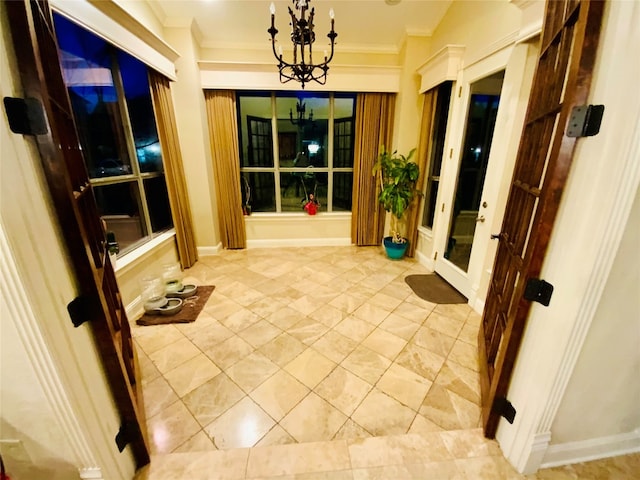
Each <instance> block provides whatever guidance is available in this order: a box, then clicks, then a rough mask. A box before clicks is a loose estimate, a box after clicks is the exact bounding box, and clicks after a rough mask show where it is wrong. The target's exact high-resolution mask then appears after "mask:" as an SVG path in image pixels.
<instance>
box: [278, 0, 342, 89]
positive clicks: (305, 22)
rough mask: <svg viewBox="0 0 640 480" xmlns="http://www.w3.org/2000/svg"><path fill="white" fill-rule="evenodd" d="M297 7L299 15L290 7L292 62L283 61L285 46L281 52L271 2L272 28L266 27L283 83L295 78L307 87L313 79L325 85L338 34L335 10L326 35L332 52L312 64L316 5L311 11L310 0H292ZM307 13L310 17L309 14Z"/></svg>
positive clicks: (330, 12)
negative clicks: (306, 84) (321, 60)
mask: <svg viewBox="0 0 640 480" xmlns="http://www.w3.org/2000/svg"><path fill="white" fill-rule="evenodd" d="M291 1H292V3H293V5H294V7H295V10H296V11H298V12H299V14H300V18H298V17H297V16H296V13H295V12H294V11H293V10H292V9H291V7H288V9H289V15H290V16H291V23H290V25H291V42H292V43H293V61H292V62H287V61H285V60H284V57H283V51H282V45H280V47H279V49H278V52H276V35H277V34H278V29H277V28H276V27H275V16H276V7H275V5H274V4H273V3H271V6H270V11H271V28H269V29H268V30H267V32H269V34H270V35H271V48H272V50H273V55H274V56H275V57H276V60H278V70H279V71H280V82H281V83H287V82H289V81H291V80H296V81H298V82H300V83H301V84H302V88H304V85H305V83H308V82H311V81H314V82H318V83H319V84H320V85H324V84H325V83H326V82H327V71H328V70H329V62H331V59H333V47H334V43H335V39H336V37H337V36H338V34H337V33H336V32H335V30H334V29H333V23H334V18H333V17H334V15H333V9H330V10H329V17H330V18H331V31H330V32H329V33H328V34H327V37H329V40H330V41H331V43H330V46H331V53H327V51H326V50H325V51H324V61H323V62H321V63H318V64H317V65H314V64H313V42H315V40H316V34H315V32H314V31H313V29H314V25H313V16H314V14H315V8H314V7H311V11H309V3H311V0H291ZM307 14H308V16H307Z"/></svg>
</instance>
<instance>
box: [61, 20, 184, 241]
mask: <svg viewBox="0 0 640 480" xmlns="http://www.w3.org/2000/svg"><path fill="white" fill-rule="evenodd" d="M54 21H55V28H56V35H57V37H58V45H59V48H60V58H61V67H62V71H63V75H64V80H65V84H66V86H67V89H68V92H69V97H70V100H71V105H72V108H73V115H74V119H75V123H76V128H77V130H78V136H79V139H80V144H81V146H82V150H83V156H84V161H85V165H86V167H87V172H88V174H89V178H90V181H91V183H92V185H93V190H94V192H95V197H96V202H97V205H98V211H99V213H100V217H101V219H102V220H103V223H104V224H105V226H106V230H107V231H110V232H113V233H114V235H115V238H116V241H117V242H118V244H119V246H120V252H126V251H130V250H132V249H133V248H135V247H136V246H138V245H140V244H141V243H143V242H145V241H147V240H149V239H150V238H152V237H153V236H154V235H156V234H158V233H160V232H162V231H165V230H167V229H169V228H171V227H172V226H173V225H172V220H171V210H170V207H169V199H168V194H167V186H166V182H165V179H164V170H163V165H162V153H161V151H160V142H159V140H158V132H157V129H156V123H155V117H154V113H153V104H152V100H151V91H150V89H149V80H148V76H147V67H146V66H145V65H144V64H143V63H142V62H140V61H138V60H137V59H135V58H133V57H132V56H130V55H128V54H126V53H125V52H122V51H120V50H119V49H117V48H115V47H114V46H112V45H111V44H109V43H108V42H106V41H104V40H103V39H102V38H99V37H97V36H96V35H93V34H92V33H90V32H88V31H86V30H84V29H83V28H81V27H79V26H78V25H76V24H74V23H73V22H71V21H69V20H67V19H66V18H65V17H63V16H61V15H59V14H56V13H54Z"/></svg>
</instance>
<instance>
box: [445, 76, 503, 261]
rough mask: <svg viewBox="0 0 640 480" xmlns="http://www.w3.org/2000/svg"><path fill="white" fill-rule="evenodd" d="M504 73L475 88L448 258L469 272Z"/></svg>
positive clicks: (448, 247) (491, 77) (463, 149)
mask: <svg viewBox="0 0 640 480" xmlns="http://www.w3.org/2000/svg"><path fill="white" fill-rule="evenodd" d="M503 78H504V71H502V72H498V73H496V74H494V75H491V76H489V77H486V78H484V79H482V80H478V81H477V82H475V83H473V84H472V85H471V99H470V102H469V112H468V115H467V125H466V130H465V136H464V142H463V147H462V154H461V156H462V158H461V160H460V170H459V171H458V179H457V185H456V193H455V197H454V205H453V212H452V218H451V223H450V225H449V236H448V242H447V249H446V251H445V254H444V257H445V258H447V259H448V260H449V261H450V262H452V263H453V264H454V265H456V266H458V267H459V268H460V269H462V270H464V271H465V272H466V271H467V269H468V268H469V258H470V256H471V247H472V244H473V236H474V234H475V230H476V222H477V219H478V218H483V217H482V212H480V200H481V196H482V188H483V186H484V179H485V174H486V172H487V163H488V161H489V153H490V150H491V140H492V138H493V129H494V127H495V123H496V115H497V113H498V104H499V102H500V91H501V90H502V80H503Z"/></svg>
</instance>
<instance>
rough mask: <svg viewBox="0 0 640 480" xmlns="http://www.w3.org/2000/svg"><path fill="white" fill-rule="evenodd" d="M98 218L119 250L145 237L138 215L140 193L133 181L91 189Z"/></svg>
mask: <svg viewBox="0 0 640 480" xmlns="http://www.w3.org/2000/svg"><path fill="white" fill-rule="evenodd" d="M93 191H94V193H95V197H96V203H97V204H98V212H99V214H100V218H102V220H104V222H105V223H106V225H107V230H108V231H111V232H113V233H114V234H115V236H116V241H117V242H118V244H119V246H120V250H123V249H126V248H127V247H128V246H130V245H133V244H134V243H136V242H138V241H139V240H140V239H141V238H143V237H144V236H146V234H147V232H146V227H145V224H144V222H143V221H142V217H141V215H140V192H139V190H138V184H137V183H136V182H135V181H129V182H122V183H115V184H111V185H97V186H95V187H94V189H93Z"/></svg>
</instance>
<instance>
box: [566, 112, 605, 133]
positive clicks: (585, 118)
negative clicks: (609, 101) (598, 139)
mask: <svg viewBox="0 0 640 480" xmlns="http://www.w3.org/2000/svg"><path fill="white" fill-rule="evenodd" d="M603 115H604V105H580V106H577V107H573V109H572V110H571V116H570V117H569V123H568V124H567V137H593V136H594V135H597V134H598V133H599V132H600V125H601V124H602V116H603Z"/></svg>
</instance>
